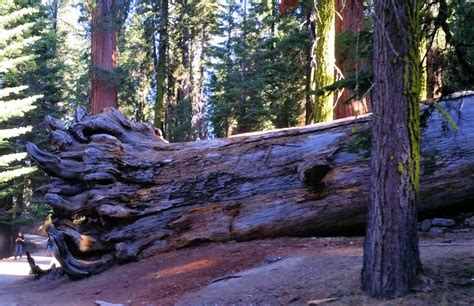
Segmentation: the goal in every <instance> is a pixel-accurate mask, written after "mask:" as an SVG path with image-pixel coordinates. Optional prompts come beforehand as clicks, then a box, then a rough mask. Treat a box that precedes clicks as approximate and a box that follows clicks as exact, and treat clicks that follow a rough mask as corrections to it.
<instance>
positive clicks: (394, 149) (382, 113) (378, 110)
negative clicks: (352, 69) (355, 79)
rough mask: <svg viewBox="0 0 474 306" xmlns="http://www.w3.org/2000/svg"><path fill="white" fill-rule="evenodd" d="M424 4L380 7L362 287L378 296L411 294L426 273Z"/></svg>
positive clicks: (397, 2) (383, 1)
mask: <svg viewBox="0 0 474 306" xmlns="http://www.w3.org/2000/svg"><path fill="white" fill-rule="evenodd" d="M418 3H419V2H418V1H405V0H393V1H388V0H378V1H375V2H374V7H375V13H374V24H375V29H374V58H373V64H372V67H373V70H374V84H375V85H374V88H373V91H372V100H373V101H375V102H376V103H374V110H373V123H372V126H373V127H372V129H373V130H372V133H373V134H372V135H373V136H372V137H373V140H372V159H371V180H370V185H371V190H370V203H369V213H368V219H367V220H368V221H367V223H368V224H367V234H366V239H365V245H364V260H363V268H362V289H363V290H364V291H365V292H367V293H368V294H369V295H370V296H372V297H377V298H392V297H394V296H400V295H405V294H407V293H408V292H409V291H410V290H411V288H412V287H413V285H414V284H415V280H416V276H417V273H418V272H419V271H420V270H421V262H420V254H419V250H418V234H417V215H416V204H417V203H416V202H417V201H416V196H417V192H418V189H419V171H420V165H419V162H420V115H419V101H420V97H419V94H420V85H421V84H420V58H419V50H418V46H419V42H420V40H419V39H420V36H419V26H420V19H419V9H420V8H419V6H418ZM421 203H422V202H421ZM421 203H420V204H421Z"/></svg>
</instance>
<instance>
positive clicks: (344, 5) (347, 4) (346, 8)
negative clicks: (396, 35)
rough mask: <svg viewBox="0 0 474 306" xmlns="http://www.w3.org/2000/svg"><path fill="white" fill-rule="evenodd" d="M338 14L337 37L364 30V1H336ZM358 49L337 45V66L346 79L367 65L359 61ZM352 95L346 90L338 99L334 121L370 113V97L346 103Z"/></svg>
mask: <svg viewBox="0 0 474 306" xmlns="http://www.w3.org/2000/svg"><path fill="white" fill-rule="evenodd" d="M336 12H337V14H336V36H339V35H341V34H342V33H343V32H344V31H351V32H353V34H354V35H356V34H357V33H358V32H359V31H361V30H362V29H363V28H364V4H363V1H362V0H336ZM356 49H357V46H356V48H354V49H352V48H351V49H350V50H344V48H341V47H339V46H337V45H336V66H337V67H338V68H339V69H340V71H341V73H342V75H343V76H344V77H349V76H350V75H352V74H353V73H355V71H357V70H360V69H361V68H362V67H363V66H364V65H365V62H364V61H363V60H361V59H358V56H357V50H356ZM354 59H355V60H354ZM352 95H353V92H352V91H350V90H349V89H345V90H343V92H342V93H341V95H339V96H338V97H336V103H337V104H336V107H335V109H334V119H339V118H345V117H350V116H355V115H360V114H365V113H367V112H369V111H370V108H369V98H368V97H364V98H363V99H361V100H352V101H350V102H348V103H344V102H345V101H348V100H349V99H350V97H351V96H352Z"/></svg>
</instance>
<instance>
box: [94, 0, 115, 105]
mask: <svg viewBox="0 0 474 306" xmlns="http://www.w3.org/2000/svg"><path fill="white" fill-rule="evenodd" d="M116 10H117V3H116V0H95V1H93V3H92V14H91V15H92V16H91V17H92V20H91V29H92V48H91V57H92V67H91V74H90V79H91V90H92V92H91V99H92V100H91V111H92V114H97V113H99V112H100V111H101V110H102V109H104V108H106V107H118V103H117V87H116V85H115V83H114V81H113V80H112V77H113V73H114V71H115V68H116V66H117V36H118V29H119V25H118V23H117V20H116V18H115V16H116Z"/></svg>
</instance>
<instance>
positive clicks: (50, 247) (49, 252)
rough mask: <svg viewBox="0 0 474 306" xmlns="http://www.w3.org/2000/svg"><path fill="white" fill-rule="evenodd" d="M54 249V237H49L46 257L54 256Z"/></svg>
mask: <svg viewBox="0 0 474 306" xmlns="http://www.w3.org/2000/svg"><path fill="white" fill-rule="evenodd" d="M53 247H54V241H53V237H51V236H48V241H47V242H46V256H52V255H53Z"/></svg>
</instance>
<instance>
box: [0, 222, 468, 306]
mask: <svg viewBox="0 0 474 306" xmlns="http://www.w3.org/2000/svg"><path fill="white" fill-rule="evenodd" d="M473 234H474V233H473V231H472V230H471V231H470V232H469V233H462V234H452V233H451V234H446V235H442V236H438V237H422V239H421V241H420V249H421V255H422V261H423V265H424V271H425V276H426V277H425V278H424V282H420V285H419V286H418V289H419V291H417V292H413V293H412V294H410V295H409V296H407V297H404V298H397V299H394V300H391V301H377V300H373V299H370V298H367V297H366V296H364V295H363V294H362V292H361V291H360V269H361V266H362V243H363V238H361V237H351V238H277V239H268V240H258V241H250V242H230V243H214V244H203V245H199V246H194V247H189V248H185V249H181V250H177V251H174V252H170V253H165V254H157V255H155V256H152V257H149V258H146V259H143V260H141V261H139V262H134V263H129V264H126V265H122V266H116V267H114V268H112V269H110V270H109V271H107V272H105V273H102V274H100V275H96V276H93V277H90V278H88V279H84V280H80V281H70V280H68V279H67V278H62V279H58V280H54V281H48V280H45V279H42V280H33V279H32V277H29V278H27V279H23V280H21V281H17V282H16V283H13V284H9V285H7V286H2V287H0V305H95V301H97V300H100V301H107V302H110V303H124V304H130V305H172V304H180V305H203V304H207V305H209V304H214V305H225V304H234V305H235V304H243V305H248V304H254V305H261V304H264V305H305V304H306V303H307V302H308V301H309V300H314V299H323V298H337V300H336V301H334V302H331V303H330V305H474V237H473V236H474V235H473Z"/></svg>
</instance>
